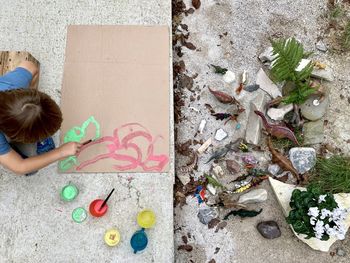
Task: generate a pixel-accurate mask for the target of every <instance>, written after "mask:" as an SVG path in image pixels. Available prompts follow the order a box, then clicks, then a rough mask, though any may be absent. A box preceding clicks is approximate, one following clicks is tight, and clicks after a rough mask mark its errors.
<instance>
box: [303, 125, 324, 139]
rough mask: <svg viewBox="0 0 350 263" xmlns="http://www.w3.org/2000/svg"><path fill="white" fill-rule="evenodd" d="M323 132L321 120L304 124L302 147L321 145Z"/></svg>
mask: <svg viewBox="0 0 350 263" xmlns="http://www.w3.org/2000/svg"><path fill="white" fill-rule="evenodd" d="M323 131H324V127H323V120H318V121H310V122H307V123H305V124H304V126H303V133H304V145H310V144H317V143H322V142H323Z"/></svg>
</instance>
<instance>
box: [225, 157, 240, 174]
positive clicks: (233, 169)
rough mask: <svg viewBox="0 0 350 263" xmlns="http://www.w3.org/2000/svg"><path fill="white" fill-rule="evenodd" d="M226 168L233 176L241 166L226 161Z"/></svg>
mask: <svg viewBox="0 0 350 263" xmlns="http://www.w3.org/2000/svg"><path fill="white" fill-rule="evenodd" d="M226 168H227V170H228V171H229V172H230V173H232V174H235V173H238V172H239V171H240V170H241V165H240V164H239V163H237V162H236V161H235V160H226Z"/></svg>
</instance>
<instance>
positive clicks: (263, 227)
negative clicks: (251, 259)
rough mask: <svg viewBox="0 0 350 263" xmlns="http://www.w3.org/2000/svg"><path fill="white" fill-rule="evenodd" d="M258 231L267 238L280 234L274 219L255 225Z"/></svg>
mask: <svg viewBox="0 0 350 263" xmlns="http://www.w3.org/2000/svg"><path fill="white" fill-rule="evenodd" d="M257 229H258V231H259V233H260V234H261V235H262V236H263V237H264V238H267V239H273V238H277V237H280V236H281V230H280V228H279V226H278V224H277V223H276V222H275V221H264V222H260V223H259V224H258V225H257Z"/></svg>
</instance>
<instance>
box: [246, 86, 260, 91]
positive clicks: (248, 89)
mask: <svg viewBox="0 0 350 263" xmlns="http://www.w3.org/2000/svg"><path fill="white" fill-rule="evenodd" d="M259 88H260V86H259V85H258V84H252V85H248V86H244V88H243V89H244V90H245V91H248V92H253V91H256V90H257V89H259Z"/></svg>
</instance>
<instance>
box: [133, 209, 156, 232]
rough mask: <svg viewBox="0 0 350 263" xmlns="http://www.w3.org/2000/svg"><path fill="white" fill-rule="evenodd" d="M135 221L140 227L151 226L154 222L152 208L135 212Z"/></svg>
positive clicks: (154, 216) (154, 217)
mask: <svg viewBox="0 0 350 263" xmlns="http://www.w3.org/2000/svg"><path fill="white" fill-rule="evenodd" d="M137 223H138V224H139V226H140V227H142V228H151V227H152V226H153V225H154V224H155V223H156V215H155V214H154V212H153V211H152V210H149V209H145V210H142V211H141V212H139V213H138V214H137Z"/></svg>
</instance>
